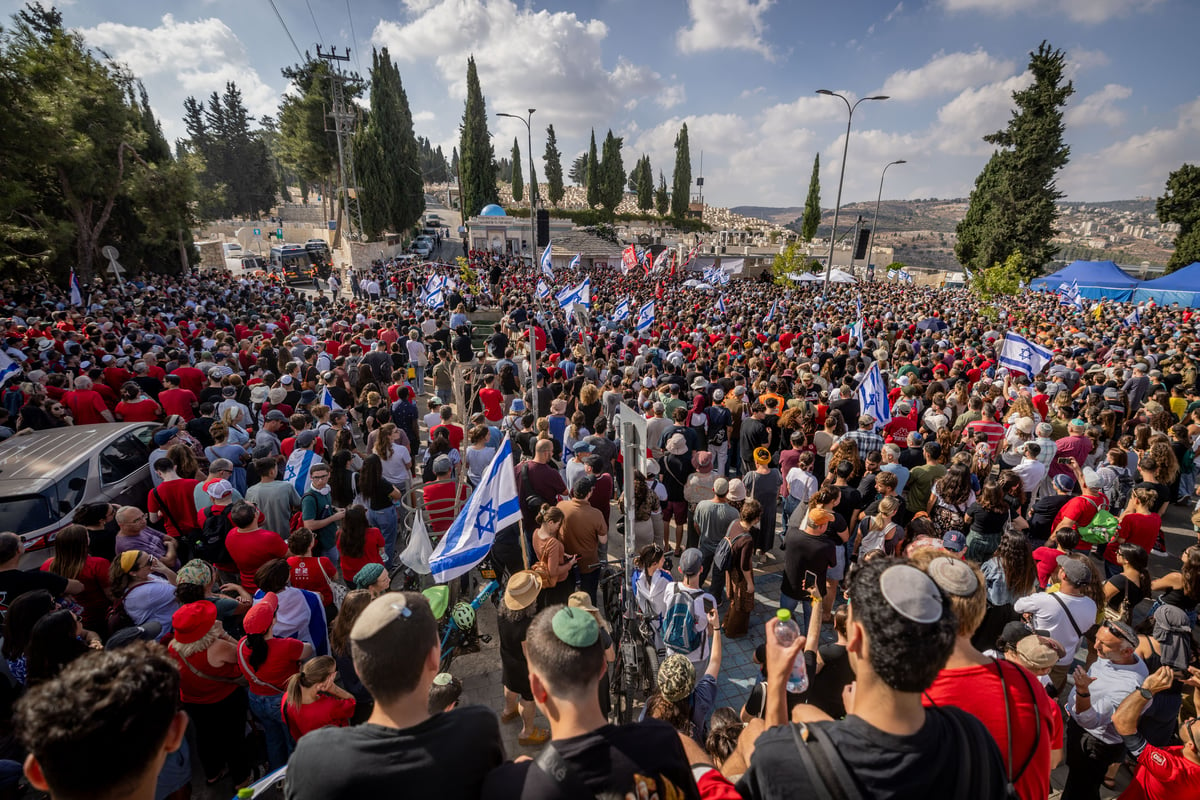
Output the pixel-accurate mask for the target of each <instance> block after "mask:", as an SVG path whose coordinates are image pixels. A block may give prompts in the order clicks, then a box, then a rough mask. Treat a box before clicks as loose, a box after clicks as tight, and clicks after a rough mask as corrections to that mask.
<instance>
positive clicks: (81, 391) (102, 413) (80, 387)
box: [62, 375, 116, 425]
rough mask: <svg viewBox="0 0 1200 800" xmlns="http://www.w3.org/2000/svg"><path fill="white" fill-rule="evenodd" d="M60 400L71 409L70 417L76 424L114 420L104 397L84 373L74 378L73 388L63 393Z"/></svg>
mask: <svg viewBox="0 0 1200 800" xmlns="http://www.w3.org/2000/svg"><path fill="white" fill-rule="evenodd" d="M62 402H63V405H65V406H66V407H67V408H69V409H71V417H72V418H73V419H74V420H75V424H76V425H96V424H98V423H101V422H116V418H115V417H113V415H112V412H111V411H109V410H108V405H107V404H106V403H105V402H104V398H103V397H101V396H100V393H99V392H97V391H96V390H95V389H94V388H93V385H92V379H91V378H89V377H87V376H86V375H80V376H79V377H78V378H76V379H75V390H74V391H70V392H66V393H65V394H63V398H62Z"/></svg>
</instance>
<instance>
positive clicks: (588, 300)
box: [555, 278, 592, 311]
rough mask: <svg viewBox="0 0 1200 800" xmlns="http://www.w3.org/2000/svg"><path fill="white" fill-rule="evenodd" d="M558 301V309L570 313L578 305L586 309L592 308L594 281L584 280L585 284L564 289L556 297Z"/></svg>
mask: <svg viewBox="0 0 1200 800" xmlns="http://www.w3.org/2000/svg"><path fill="white" fill-rule="evenodd" d="M555 299H556V300H557V301H558V307H559V308H561V309H563V310H564V311H569V310H570V309H571V306H573V305H575V304H576V303H578V304H579V305H581V306H583V307H584V308H591V307H592V279H591V278H584V279H583V282H582V283H580V284H579V285H578V286H569V287H567V288H566V289H563V290H562V291H561V292H559V293H558V295H557V296H556V297H555Z"/></svg>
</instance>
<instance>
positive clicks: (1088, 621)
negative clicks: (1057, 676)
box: [1013, 592, 1096, 667]
mask: <svg viewBox="0 0 1200 800" xmlns="http://www.w3.org/2000/svg"><path fill="white" fill-rule="evenodd" d="M1056 597H1057V598H1058V600H1056V599H1055V598H1056ZM1059 600H1062V602H1063V604H1065V605H1066V607H1067V609H1068V611H1069V612H1070V615H1071V617H1072V618H1073V619H1074V620H1075V625H1074V626H1072V625H1071V622H1070V620H1068V618H1067V611H1064V610H1063V607H1062V605H1060V604H1059V602H1058V601H1059ZM1013 611H1016V612H1017V613H1018V614H1025V613H1030V612H1032V613H1033V617H1034V619H1033V623H1034V624H1033V627H1034V629H1035V630H1044V631H1046V633H1047V634H1048V635H1049V636H1050V638H1051V639H1053V640H1054V641H1056V642H1058V643H1059V644H1061V645H1062V646H1063V650H1065V651H1066V653H1067V654H1066V655H1065V656H1063V657H1062V658H1060V659H1059V660H1058V665H1059V666H1060V667H1065V666H1070V665H1071V663H1072V662H1074V661H1075V651H1076V650H1078V649H1079V642H1080V640H1081V639H1082V638H1083V637H1082V636H1081V635H1080V633H1082V632H1084V631H1086V630H1087V629H1088V628H1090V627H1092V625H1094V624H1095V623H1096V604H1095V603H1094V602H1093V601H1092V598H1090V597H1076V596H1075V595H1072V594H1066V593H1064V592H1055V593H1054V594H1049V593H1047V592H1039V593H1037V594H1031V595H1029V596H1028V597H1022V598H1020V599H1019V600H1017V602H1015V603H1013ZM1075 628H1078V629H1079V631H1080V633H1076V632H1075Z"/></svg>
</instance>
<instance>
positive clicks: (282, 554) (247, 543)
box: [225, 528, 288, 592]
mask: <svg viewBox="0 0 1200 800" xmlns="http://www.w3.org/2000/svg"><path fill="white" fill-rule="evenodd" d="M225 549H226V550H228V551H229V555H230V557H232V558H233V563H235V564H237V568H238V575H239V577H240V578H241V583H242V586H244V587H246V589H247V590H249V591H251V592H254V591H255V590H257V589H258V584H256V583H255V582H254V573H255V572H257V571H258V568H259V567H261V566H262V565H263V564H265V563H267V562H268V561H270V560H271V559H273V558H286V557H287V553H288V549H287V545H286V544H284V541H283V539H281V538H279V534H277V533H273V532H272V531H268V530H263V529H262V528H256V529H255V530H252V531H239V530H238V529H237V528H234V529H233V530H231V531H230V532H229V535H228V536H226V537H225Z"/></svg>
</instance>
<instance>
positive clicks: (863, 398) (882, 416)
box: [858, 361, 892, 429]
mask: <svg viewBox="0 0 1200 800" xmlns="http://www.w3.org/2000/svg"><path fill="white" fill-rule="evenodd" d="M858 407H859V408H861V409H862V413H864V414H870V415H871V416H872V417H874V418H875V427H876V429H878V428H882V427H883V426H884V425H887V424H888V423H889V422H891V421H892V413H891V411H890V410H889V409H888V397H887V386H886V385H884V383H883V375H882V374H880V372H879V362H878V361H875V362H872V363H871V368H870V369H868V370H867V374H866V376H865V377H864V378H863V381H862V383H860V384H859V385H858Z"/></svg>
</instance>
